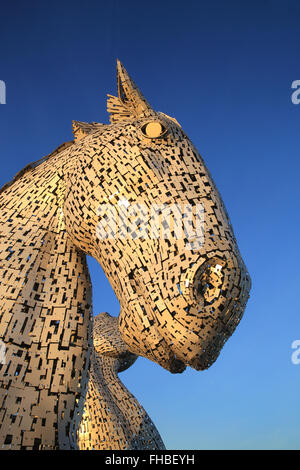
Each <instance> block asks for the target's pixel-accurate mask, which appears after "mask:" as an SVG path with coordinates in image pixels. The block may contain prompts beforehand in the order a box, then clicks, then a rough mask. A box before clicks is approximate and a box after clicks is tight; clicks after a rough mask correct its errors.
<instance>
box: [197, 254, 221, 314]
mask: <svg viewBox="0 0 300 470" xmlns="http://www.w3.org/2000/svg"><path fill="white" fill-rule="evenodd" d="M225 266H226V263H225V262H224V261H223V260H220V259H218V258H213V259H211V260H208V261H206V262H205V263H203V264H202V265H201V266H200V267H199V269H198V270H197V271H196V273H195V276H194V279H193V282H192V296H193V298H194V300H196V301H197V302H198V303H199V302H200V303H202V304H203V303H204V305H210V304H212V303H213V302H214V301H215V300H216V299H217V298H218V297H219V296H220V294H221V293H222V286H223V284H224V278H225Z"/></svg>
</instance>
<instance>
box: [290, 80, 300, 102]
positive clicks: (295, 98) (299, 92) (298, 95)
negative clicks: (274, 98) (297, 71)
mask: <svg viewBox="0 0 300 470" xmlns="http://www.w3.org/2000/svg"><path fill="white" fill-rule="evenodd" d="M292 88H293V90H295V91H294V92H293V93H292V95H291V100H292V103H293V104H299V103H300V80H294V81H293V83H292Z"/></svg>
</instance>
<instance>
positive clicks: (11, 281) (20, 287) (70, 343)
mask: <svg viewBox="0 0 300 470" xmlns="http://www.w3.org/2000/svg"><path fill="white" fill-rule="evenodd" d="M57 170H59V168H55V166H54V168H51V165H50V164H49V165H46V164H42V165H41V166H40V167H37V168H36V169H34V171H32V172H29V173H28V174H25V175H24V176H22V177H21V178H20V179H19V180H17V181H15V182H14V183H13V184H12V185H11V186H9V187H8V188H6V189H5V190H4V191H3V192H2V193H1V194H0V207H1V215H0V230H1V234H0V235H1V236H0V258H1V259H0V339H1V340H2V341H4V343H5V344H6V364H5V365H2V367H1V366H0V388H1V387H2V388H4V389H5V390H6V391H7V390H8V389H9V390H8V391H7V393H6V395H3V397H4V398H3V397H2V395H0V396H1V397H2V398H3V400H2V399H1V398H0V408H2V409H3V410H6V412H5V413H4V415H2V418H3V419H2V422H1V417H0V429H8V428H9V430H10V434H11V435H12V436H13V444H12V445H13V446H14V447H13V448H20V446H21V447H22V448H28V449H29V448H32V446H33V443H34V442H44V443H46V444H45V445H47V446H48V448H57V447H58V445H59V446H60V447H62V448H68V447H69V446H70V441H69V431H68V426H71V429H72V426H73V425H74V426H75V424H74V423H73V420H72V417H73V416H74V417H75V418H74V419H75V420H78V419H79V418H77V413H75V412H74V407H75V400H77V397H78V399H80V396H81V394H82V393H83V390H84V388H85V387H86V384H87V373H88V363H89V348H90V341H91V340H90V337H91V283H90V278H89V273H88V269H87V264H86V258H85V254H84V253H83V252H81V251H79V250H78V249H77V248H76V246H75V245H74V244H73V243H72V242H71V240H70V239H69V237H68V234H67V233H66V231H65V229H64V224H63V218H62V213H61V209H60V185H61V184H62V181H61V177H60V174H59V171H57ZM24 384H25V385H24ZM15 395H16V397H17V399H18V402H17V404H16V401H15V399H16V398H14V396H15ZM55 395H57V396H59V397H61V398H60V399H59V403H58V407H59V409H60V410H61V411H60V416H58V413H57V412H56V413H54V414H53V407H54V404H53V402H52V401H51V399H50V398H49V397H51V396H55ZM6 397H8V399H7V400H6ZM63 397H65V398H63ZM14 413H17V414H18V413H19V414H20V415H22V416H24V419H23V421H24V422H22V431H23V437H22V436H20V428H19V425H20V423H19V421H18V419H16V420H15V421H14V422H11V420H10V416H12V415H13V414H14ZM36 417H38V419H37V418H36ZM47 420H49V423H48V424H47ZM45 423H46V424H45ZM55 423H56V424H55ZM43 433H44V434H45V433H46V434H47V435H46V437H45V436H44V437H43V438H42V436H43V435H44V434H43ZM2 434H3V433H2ZM2 434H1V432H0V447H1V446H2V445H3V443H4V442H5V435H4V434H3V435H2ZM58 442H59V444H58Z"/></svg>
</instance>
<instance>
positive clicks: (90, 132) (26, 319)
mask: <svg viewBox="0 0 300 470" xmlns="http://www.w3.org/2000/svg"><path fill="white" fill-rule="evenodd" d="M117 78H118V97H113V96H110V95H109V98H108V111H109V113H110V120H111V124H109V125H106V124H97V123H92V124H88V123H80V122H74V124H73V127H74V136H75V140H74V141H72V142H68V143H66V144H63V145H62V146H60V147H59V148H58V149H57V150H56V151H54V152H53V153H52V154H50V155H49V156H47V157H44V158H42V159H41V160H40V161H38V162H36V163H33V164H29V165H27V167H25V168H24V169H23V170H22V171H21V172H19V173H18V174H17V175H16V176H15V178H14V179H13V180H12V181H11V182H10V183H7V184H6V185H4V187H3V188H2V190H1V193H0V205H1V221H0V224H1V265H0V267H1V274H0V276H1V286H0V295H1V307H0V308H1V311H0V339H1V340H2V341H3V343H4V344H5V350H6V358H5V361H4V362H5V363H2V364H0V405H1V409H0V423H1V427H0V448H2V449H33V448H37V449H58V448H60V449H69V448H74V449H75V448H82V449H83V448H97V449H105V448H113V449H129V448H163V443H162V441H161V438H160V436H159V434H158V432H157V431H156V429H155V427H154V426H153V423H152V422H151V420H150V418H149V417H148V416H147V414H146V413H145V412H144V410H143V409H142V408H141V407H140V405H139V404H138V403H137V401H136V400H135V399H134V397H133V396H132V395H131V394H130V393H129V392H128V391H127V390H126V389H125V388H124V387H123V386H122V384H121V383H120V381H119V380H118V378H117V375H116V374H117V371H119V370H120V369H122V368H126V367H128V366H129V365H130V364H131V362H133V360H134V358H135V356H134V355H140V356H144V357H146V358H149V359H150V360H152V361H155V362H156V363H158V364H160V365H161V366H162V367H164V368H166V369H168V370H170V371H171V372H182V371H183V370H184V369H185V367H186V366H191V367H193V368H195V369H196V370H203V369H206V368H208V367H209V366H210V365H211V364H212V363H213V362H214V361H215V360H216V359H217V357H218V354H219V352H220V350H221V348H222V346H223V345H224V343H225V341H226V340H227V339H228V338H229V337H230V335H231V334H232V333H233V332H234V330H235V328H236V326H237V324H238V323H239V321H240V319H241V317H242V315H243V312H244V309H245V305H246V302H247V299H248V296H249V290H250V278H249V275H248V273H247V270H246V268H245V265H244V263H243V261H242V258H241V256H240V253H239V250H238V247H237V244H236V240H235V237H234V234H233V230H232V227H231V225H230V222H229V218H228V215H227V213H226V210H225V208H224V205H223V202H222V200H221V198H220V195H219V193H218V191H217V189H216V187H215V185H214V183H213V181H212V178H211V176H210V174H209V172H208V170H207V168H206V167H205V164H204V162H203V160H202V158H201V157H200V155H199V153H198V152H197V150H196V149H195V147H194V146H193V144H192V143H191V141H190V140H189V139H188V137H187V136H186V134H185V132H184V131H183V130H182V128H181V126H180V125H179V124H178V122H177V121H176V120H175V119H174V118H170V117H168V116H167V115H165V114H163V113H160V112H156V111H154V110H153V109H152V107H151V106H150V105H149V103H148V102H147V101H146V99H145V98H144V97H143V95H142V94H141V92H140V91H139V89H138V88H137V87H136V85H135V84H134V82H133V81H132V79H131V78H130V77H129V75H128V74H127V72H126V70H125V69H124V67H123V66H122V64H121V63H120V62H118V63H117ZM199 214H200V215H199ZM175 215H176V216H175ZM201 217H202V218H201ZM116 219H117V223H116ZM145 221H146V222H147V223H145ZM180 222H183V226H184V230H183V232H182V235H180V233H179V232H180V231H179V230H178V229H179V228H180V227H179V226H178V223H179V225H180ZM198 222H199V224H198V225H197V223H198ZM149 226H150V228H151V229H149ZM195 227H196V228H195ZM199 227H200V228H199ZM191 229H192V230H191ZM86 254H88V255H91V256H92V257H94V258H95V259H96V260H98V261H99V263H100V264H101V266H102V268H103V270H104V272H105V274H106V276H107V277H108V279H109V280H110V283H111V285H112V287H113V289H114V291H115V293H116V296H117V298H118V300H119V302H120V315H119V318H118V321H117V320H115V319H113V318H111V317H110V316H109V315H107V314H102V315H100V316H99V317H96V319H95V325H96V326H97V327H96V329H95V331H96V334H95V339H94V341H95V351H93V348H92V340H93V336H92V325H93V315H92V298H91V282H90V277H89V273H88V268H87V264H86ZM99 288H100V289H101V286H97V289H99ZM113 332H114V334H113ZM89 371H90V374H89ZM89 376H90V380H89ZM91 430H92V431H91Z"/></svg>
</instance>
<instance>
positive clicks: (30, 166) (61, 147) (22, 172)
mask: <svg viewBox="0 0 300 470" xmlns="http://www.w3.org/2000/svg"><path fill="white" fill-rule="evenodd" d="M73 144H74V140H70V141H69V142H64V143H63V144H61V145H59V146H58V147H57V148H56V149H55V150H53V152H51V153H49V155H46V156H45V157H42V158H40V159H39V160H37V161H35V162H32V163H28V164H27V165H26V166H24V168H23V169H22V170H20V171H18V173H17V174H16V175H15V176H14V177H13V178H12V179H11V180H10V181H8V182H7V183H5V184H4V185H3V186H2V187H1V188H0V194H1V193H2V192H3V191H5V189H7V188H9V186H11V185H12V184H13V183H15V182H16V181H17V180H18V179H20V178H21V177H22V176H23V175H25V173H28V172H29V171H30V170H33V168H36V167H37V166H39V165H41V163H43V162H45V161H46V160H48V159H49V158H50V157H53V156H54V155H57V154H58V153H60V152H62V151H63V150H65V149H67V148H68V147H70V146H71V145H73Z"/></svg>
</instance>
